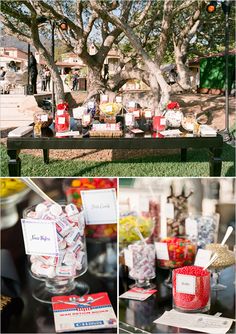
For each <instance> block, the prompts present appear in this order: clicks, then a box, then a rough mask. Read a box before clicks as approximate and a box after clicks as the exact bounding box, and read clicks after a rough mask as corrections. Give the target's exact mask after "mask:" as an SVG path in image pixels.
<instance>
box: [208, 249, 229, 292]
mask: <svg viewBox="0 0 236 334" xmlns="http://www.w3.org/2000/svg"><path fill="white" fill-rule="evenodd" d="M205 249H207V250H210V251H212V252H213V253H216V254H217V255H218V257H217V258H216V260H215V261H214V262H213V263H212V264H211V266H210V270H211V271H212V278H213V283H212V285H211V288H212V290H217V291H220V290H225V289H226V288H227V286H226V285H223V284H220V283H219V280H220V272H221V271H222V270H223V269H225V268H227V267H230V266H232V265H233V264H235V254H234V252H233V251H230V250H229V248H228V246H227V245H221V244H216V243H213V244H209V245H206V248H205Z"/></svg>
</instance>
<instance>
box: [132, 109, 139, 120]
mask: <svg viewBox="0 0 236 334" xmlns="http://www.w3.org/2000/svg"><path fill="white" fill-rule="evenodd" d="M133 115H134V117H136V118H138V117H139V116H140V112H139V110H134V111H133Z"/></svg>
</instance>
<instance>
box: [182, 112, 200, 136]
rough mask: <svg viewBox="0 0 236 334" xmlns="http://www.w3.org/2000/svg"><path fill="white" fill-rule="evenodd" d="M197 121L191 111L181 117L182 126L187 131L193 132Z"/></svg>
mask: <svg viewBox="0 0 236 334" xmlns="http://www.w3.org/2000/svg"><path fill="white" fill-rule="evenodd" d="M196 123H197V120H196V116H195V114H193V113H186V114H185V115H184V117H183V119H182V122H181V124H182V127H183V128H184V130H186V131H188V132H193V131H194V127H195V124H196Z"/></svg>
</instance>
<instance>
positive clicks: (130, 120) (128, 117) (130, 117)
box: [125, 114, 134, 126]
mask: <svg viewBox="0 0 236 334" xmlns="http://www.w3.org/2000/svg"><path fill="white" fill-rule="evenodd" d="M133 123H134V118H133V114H125V124H126V125H128V126H130V125H133Z"/></svg>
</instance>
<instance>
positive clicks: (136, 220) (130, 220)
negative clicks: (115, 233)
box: [119, 212, 154, 246]
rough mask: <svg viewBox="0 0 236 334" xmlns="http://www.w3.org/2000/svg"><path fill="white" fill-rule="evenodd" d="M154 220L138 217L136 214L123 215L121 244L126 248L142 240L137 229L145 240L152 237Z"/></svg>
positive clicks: (120, 230)
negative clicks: (136, 230) (136, 229)
mask: <svg viewBox="0 0 236 334" xmlns="http://www.w3.org/2000/svg"><path fill="white" fill-rule="evenodd" d="M153 226H154V224H153V220H152V219H151V218H149V217H142V216H137V215H136V214H135V213H134V212H130V213H127V214H123V215H122V216H121V217H120V221H119V243H120V245H121V246H126V245H127V244H131V243H133V242H136V241H138V240H139V239H140V237H139V235H138V234H137V232H135V227H136V228H138V229H139V231H140V232H141V233H142V235H143V237H144V238H147V237H150V236H151V233H152V231H153Z"/></svg>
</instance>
